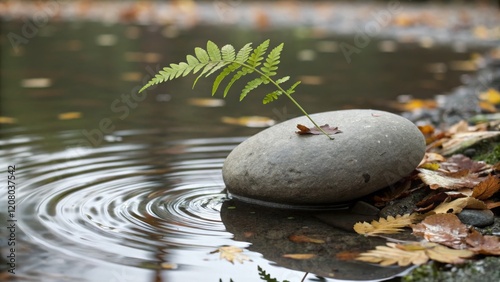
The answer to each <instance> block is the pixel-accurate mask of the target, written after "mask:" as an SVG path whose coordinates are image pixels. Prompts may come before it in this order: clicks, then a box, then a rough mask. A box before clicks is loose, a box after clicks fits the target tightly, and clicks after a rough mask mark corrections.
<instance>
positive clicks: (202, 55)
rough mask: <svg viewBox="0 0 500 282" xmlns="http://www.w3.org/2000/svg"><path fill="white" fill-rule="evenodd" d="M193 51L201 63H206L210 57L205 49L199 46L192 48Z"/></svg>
mask: <svg viewBox="0 0 500 282" xmlns="http://www.w3.org/2000/svg"><path fill="white" fill-rule="evenodd" d="M194 53H195V54H196V58H198V60H199V61H200V62H201V63H208V61H209V60H210V57H209V56H208V53H207V51H205V50H204V49H202V48H200V47H196V48H194Z"/></svg>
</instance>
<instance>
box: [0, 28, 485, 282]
mask: <svg viewBox="0 0 500 282" xmlns="http://www.w3.org/2000/svg"><path fill="white" fill-rule="evenodd" d="M1 27H2V37H1V40H2V41H1V73H0V74H1V76H0V79H1V81H0V83H1V84H0V87H1V96H0V98H1V102H0V103H1V114H0V116H1V117H2V123H1V131H0V134H1V138H0V160H1V162H0V163H1V164H2V165H3V166H4V171H5V170H6V169H7V166H9V165H13V166H14V165H15V169H16V170H15V175H16V210H15V219H17V222H16V243H17V245H16V246H17V249H16V256H17V257H16V259H17V266H16V273H17V274H16V275H17V277H18V278H19V279H21V280H23V279H25V280H26V281H32V280H29V279H34V280H35V281H202V280H203V281H219V278H220V279H222V281H229V279H230V278H232V279H233V280H234V281H258V280H259V278H258V274H257V266H260V267H262V268H264V269H265V270H266V271H267V272H268V273H271V275H272V276H273V277H276V278H278V279H279V280H283V279H288V280H290V281H300V279H301V278H302V277H303V276H304V272H303V271H307V269H306V270H304V269H301V268H300V267H297V266H294V265H289V264H286V263H278V264H276V263H274V262H272V261H271V260H275V261H277V260H278V259H276V258H273V259H270V258H269V256H272V255H270V254H269V253H268V252H264V251H259V250H255V249H248V250H245V252H244V254H245V255H246V256H248V258H249V259H251V260H252V261H251V262H250V261H245V262H244V263H243V264H240V263H238V262H235V263H234V265H233V264H231V263H229V262H227V261H225V260H220V259H219V254H218V253H212V252H213V251H215V250H216V249H217V248H218V247H220V246H224V245H231V246H237V247H241V248H246V247H248V246H250V241H251V240H246V239H245V236H243V235H242V234H246V233H245V232H240V231H241V230H239V231H238V230H235V229H234V228H235V226H236V227H237V226H238V224H237V223H236V224H230V223H228V222H223V221H222V220H221V209H222V208H223V203H224V201H225V200H226V199H225V194H224V192H223V189H224V183H223V182H222V177H221V172H220V169H221V167H222V164H223V161H224V158H225V156H226V155H227V154H228V153H229V152H230V150H231V149H232V148H234V147H235V146H236V145H237V144H238V143H240V142H241V141H243V140H244V139H245V138H246V137H247V136H249V135H252V134H255V133H257V132H258V131H259V130H261V128H253V127H251V126H249V125H248V124H247V126H242V125H234V124H228V123H227V120H228V117H229V118H238V117H243V116H250V115H258V116H263V117H267V118H268V119H272V120H274V121H276V122H279V121H282V120H284V119H288V118H291V117H294V116H297V115H299V112H298V110H296V109H295V108H294V107H293V105H292V104H290V103H289V102H288V101H285V99H284V98H283V99H282V100H281V101H278V102H276V103H275V104H270V105H266V106H264V105H262V104H261V99H262V97H263V94H265V93H267V92H265V91H266V90H265V89H262V90H258V91H256V92H255V93H253V94H252V95H251V96H250V97H248V98H247V100H248V101H244V102H243V103H240V102H238V96H239V95H238V93H237V88H238V87H241V86H242V85H235V86H234V88H233V89H234V90H233V91H234V92H233V93H230V94H229V96H228V98H227V99H226V100H224V101H219V100H215V102H214V101H209V102H210V104H209V105H212V106H207V104H206V103H205V104H204V105H202V106H200V103H203V102H204V101H203V100H202V101H201V102H200V100H193V99H194V98H196V99H197V98H208V97H209V93H210V89H211V85H210V81H209V80H201V81H200V82H199V83H198V85H197V87H196V88H195V89H194V90H191V84H192V79H191V78H186V79H182V80H179V81H174V82H172V83H168V84H165V85H161V86H159V87H157V88H156V89H154V90H152V91H149V93H148V95H147V96H141V95H139V96H134V95H136V91H137V90H138V88H139V87H140V86H142V85H143V81H144V80H147V79H149V78H150V73H151V70H154V71H156V70H157V69H158V68H159V67H163V66H165V65H168V63H170V62H177V61H180V60H183V58H184V56H185V55H186V54H187V53H188V52H189V53H191V52H192V50H193V48H194V47H195V46H198V45H202V46H203V45H204V44H205V43H206V41H207V40H208V39H211V40H213V41H215V42H216V43H218V44H219V45H222V44H225V43H232V44H234V45H235V46H237V47H239V46H242V45H243V44H244V43H246V42H249V41H254V42H260V41H263V40H264V39H266V38H271V39H272V41H271V44H273V43H274V45H275V44H276V43H278V42H281V41H283V42H285V50H284V53H283V57H282V60H281V61H282V66H281V68H280V70H281V73H282V74H283V75H285V74H288V75H291V77H292V79H293V78H295V79H301V80H303V82H304V84H303V85H302V86H300V87H299V88H298V92H297V94H296V99H297V100H298V101H299V102H301V104H302V105H303V107H304V108H305V109H306V110H308V111H310V112H321V111H328V110H337V109H344V108H378V109H386V110H394V109H393V108H391V107H389V104H390V103H389V102H391V101H394V100H395V99H396V97H397V96H398V95H401V94H411V95H414V96H416V97H432V96H433V95H435V94H440V93H443V92H446V91H448V90H450V89H452V88H453V87H455V86H457V85H459V84H460V76H461V75H463V74H465V73H466V72H464V71H461V70H453V68H450V66H452V65H454V63H453V62H456V61H462V60H467V59H469V58H470V53H471V52H473V51H476V50H468V51H466V52H461V53H457V52H455V51H453V50H451V49H450V48H448V47H446V46H441V47H440V46H434V47H432V48H423V47H420V46H418V45H417V44H412V43H400V42H395V41H382V42H380V41H375V40H372V41H371V42H370V43H369V44H368V46H367V47H365V48H363V49H362V50H361V52H360V53H359V54H355V55H353V56H352V58H351V59H352V62H351V63H348V62H347V61H346V58H345V56H344V54H343V53H342V52H341V51H340V49H338V46H339V45H338V44H340V43H341V42H352V40H353V39H352V38H350V37H342V38H339V37H336V36H334V35H327V34H318V33H316V32H314V31H313V30H304V29H300V30H297V29H283V30H267V31H254V30H243V29H236V28H234V29H232V28H230V27H204V28H193V29H189V30H182V29H176V28H174V27H160V26H134V25H118V24H115V25H103V24H97V23H81V22H72V23H64V24H63V23H54V24H50V25H48V26H46V27H45V28H44V29H43V30H40V32H39V33H38V34H37V36H36V37H33V38H32V39H30V40H29V42H28V43H27V44H22V45H20V48H17V49H14V48H12V46H11V44H10V42H9V40H8V39H7V37H6V36H5V35H6V34H8V33H9V32H18V31H19V30H20V29H21V28H22V23H13V22H3V23H1ZM384 46H385V47H384ZM387 46H389V48H387ZM391 46H392V47H394V46H396V49H394V50H393V48H391ZM455 65H456V64H455ZM443 66H444V68H443ZM219 98H220V97H219ZM229 120H231V119H229ZM223 121H226V122H223ZM265 122H269V121H265ZM3 175H4V177H5V178H4V180H5V179H6V176H5V175H6V174H5V173H4V174H3ZM4 182H6V181H4ZM0 196H1V199H3V200H1V201H0V208H1V210H0V215H1V216H2V217H3V218H4V219H2V222H3V223H2V226H3V225H7V223H6V222H7V221H6V219H5V218H6V217H7V216H8V214H7V213H6V212H7V200H6V199H7V190H6V189H2V190H1V191H0ZM225 208H227V206H226V207H225ZM224 211H226V210H224ZM228 218H230V217H228ZM233 223H234V219H233ZM228 224H229V225H228ZM269 224H273V226H271V227H269V228H270V229H272V228H274V227H275V225H277V224H278V225H279V221H278V222H277V223H276V222H274V221H273V223H269ZM299 224H300V223H299ZM228 226H231V228H228ZM255 228H256V229H259V230H260V229H264V230H265V229H266V228H267V227H266V226H265V225H264V226H259V227H258V228H257V227H255ZM2 229H3V230H2V231H1V232H0V235H1V236H2V237H1V238H0V242H2V245H3V249H2V251H3V252H8V249H7V248H6V243H7V241H6V240H5V239H6V238H7V236H9V235H8V234H7V232H6V230H5V228H2ZM250 229H251V228H250ZM240 233H241V234H240ZM255 245H258V244H256V243H254V247H255ZM268 259H269V260H268ZM280 265H285V266H286V267H282V266H280ZM357 267H360V269H361V268H363V267H365V266H364V265H363V264H357ZM293 269H299V270H293ZM332 269H334V270H335V269H336V270H335V271H337V272H339V273H342V270H339V269H338V267H335V266H332ZM300 270H303V271H300ZM334 270H332V271H334ZM394 272H395V273H397V272H399V270H395V271H394ZM395 273H392V274H390V275H393V274H395ZM384 275H385V276H383V275H382V276H380V277H379V278H384V277H387V276H390V275H388V274H384ZM335 277H337V278H345V279H347V278H349V275H345V276H342V275H341V276H338V275H337V276H335ZM358 278H359V277H358ZM365 278H369V279H374V278H377V277H373V276H366V277H365ZM306 281H318V280H314V275H312V274H311V275H308V278H307V279H306Z"/></svg>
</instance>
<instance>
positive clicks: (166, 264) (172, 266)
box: [161, 262, 178, 269]
mask: <svg viewBox="0 0 500 282" xmlns="http://www.w3.org/2000/svg"><path fill="white" fill-rule="evenodd" d="M177 267H178V266H177V264H175V263H170V262H162V263H161V268H162V269H177Z"/></svg>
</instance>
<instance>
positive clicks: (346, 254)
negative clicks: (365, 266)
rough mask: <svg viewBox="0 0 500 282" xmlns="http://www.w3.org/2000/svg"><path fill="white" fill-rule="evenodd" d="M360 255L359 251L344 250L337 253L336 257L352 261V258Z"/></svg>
mask: <svg viewBox="0 0 500 282" xmlns="http://www.w3.org/2000/svg"><path fill="white" fill-rule="evenodd" d="M359 255H360V253H359V252H351V251H343V252H340V253H337V254H336V255H335V258H336V259H338V260H344V261H350V260H353V259H356V258H357V257H358V256H359Z"/></svg>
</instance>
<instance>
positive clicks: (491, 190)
mask: <svg viewBox="0 0 500 282" xmlns="http://www.w3.org/2000/svg"><path fill="white" fill-rule="evenodd" d="M498 190H500V179H498V177H496V176H494V175H490V176H488V178H486V179H485V180H483V181H481V182H480V183H479V184H477V185H476V186H475V187H474V189H473V190H472V197H474V198H476V199H479V200H486V199H489V198H490V197H491V196H493V194H495V193H496V192H498Z"/></svg>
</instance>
